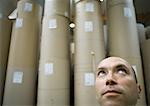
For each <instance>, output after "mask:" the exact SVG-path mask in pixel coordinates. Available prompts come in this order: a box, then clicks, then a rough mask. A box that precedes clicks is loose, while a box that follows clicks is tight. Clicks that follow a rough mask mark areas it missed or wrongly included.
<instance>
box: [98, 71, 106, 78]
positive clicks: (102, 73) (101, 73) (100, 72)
mask: <svg viewBox="0 0 150 106" xmlns="http://www.w3.org/2000/svg"><path fill="white" fill-rule="evenodd" d="M104 75H106V72H105V71H99V72H98V76H99V77H101V76H104Z"/></svg>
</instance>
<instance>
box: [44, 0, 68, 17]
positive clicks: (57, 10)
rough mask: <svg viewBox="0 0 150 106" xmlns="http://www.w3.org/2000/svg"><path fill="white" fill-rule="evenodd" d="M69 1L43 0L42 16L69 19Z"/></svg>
mask: <svg viewBox="0 0 150 106" xmlns="http://www.w3.org/2000/svg"><path fill="white" fill-rule="evenodd" d="M69 5H70V4H69V0H45V9H44V16H50V15H54V14H55V15H56V14H57V15H62V16H65V17H69Z"/></svg>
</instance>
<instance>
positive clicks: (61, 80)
mask: <svg viewBox="0 0 150 106" xmlns="http://www.w3.org/2000/svg"><path fill="white" fill-rule="evenodd" d="M69 75H70V72H69V61H68V59H58V58H55V57H54V58H53V57H51V56H49V57H47V59H43V60H40V67H39V81H38V83H39V84H38V89H43V90H56V89H69V82H70V81H69Z"/></svg>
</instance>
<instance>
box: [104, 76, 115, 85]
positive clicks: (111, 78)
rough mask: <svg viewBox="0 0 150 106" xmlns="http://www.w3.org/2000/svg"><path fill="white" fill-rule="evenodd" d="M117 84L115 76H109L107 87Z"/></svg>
mask: <svg viewBox="0 0 150 106" xmlns="http://www.w3.org/2000/svg"><path fill="white" fill-rule="evenodd" d="M116 84H117V81H116V79H115V76H113V75H112V74H110V75H108V76H107V79H106V85H116Z"/></svg>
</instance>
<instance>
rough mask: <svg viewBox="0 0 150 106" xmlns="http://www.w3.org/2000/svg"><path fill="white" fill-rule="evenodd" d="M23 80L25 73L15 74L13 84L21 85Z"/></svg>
mask: <svg viewBox="0 0 150 106" xmlns="http://www.w3.org/2000/svg"><path fill="white" fill-rule="evenodd" d="M22 79H23V72H14V73H13V83H17V84H21V83H22Z"/></svg>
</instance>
